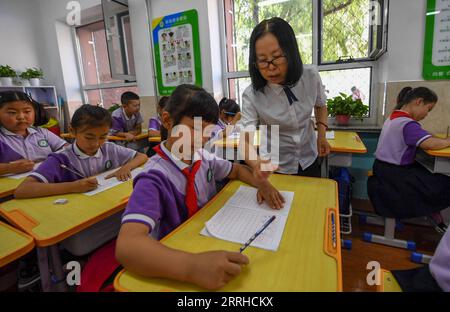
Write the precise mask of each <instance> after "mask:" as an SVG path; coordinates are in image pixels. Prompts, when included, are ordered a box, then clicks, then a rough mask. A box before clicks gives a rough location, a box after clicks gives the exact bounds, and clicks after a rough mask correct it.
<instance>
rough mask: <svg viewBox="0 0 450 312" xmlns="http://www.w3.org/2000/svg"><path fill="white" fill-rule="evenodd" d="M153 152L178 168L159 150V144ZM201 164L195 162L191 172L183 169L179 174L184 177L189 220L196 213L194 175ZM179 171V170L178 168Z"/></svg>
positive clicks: (198, 161) (185, 201) (199, 161)
mask: <svg viewBox="0 0 450 312" xmlns="http://www.w3.org/2000/svg"><path fill="white" fill-rule="evenodd" d="M153 150H154V151H155V152H156V153H157V154H158V155H159V156H161V158H163V159H165V160H168V161H170V162H171V163H172V164H173V165H174V166H175V167H177V168H178V166H177V165H176V164H175V163H173V161H172V160H171V159H170V158H169V157H168V156H167V155H166V154H165V153H164V151H163V150H162V149H161V144H159V145H157V146H155V147H154V148H153ZM201 164H202V161H201V160H197V161H196V162H195V163H194V164H193V165H192V170H189V167H186V168H184V169H183V170H181V172H182V173H183V174H184V176H185V177H186V180H187V183H186V196H185V198H184V203H185V204H186V207H187V209H188V217H189V218H190V217H191V216H193V215H194V214H195V213H196V212H197V211H198V204H197V192H196V191H195V174H196V173H197V171H198V169H200V166H201ZM178 169H180V168H178Z"/></svg>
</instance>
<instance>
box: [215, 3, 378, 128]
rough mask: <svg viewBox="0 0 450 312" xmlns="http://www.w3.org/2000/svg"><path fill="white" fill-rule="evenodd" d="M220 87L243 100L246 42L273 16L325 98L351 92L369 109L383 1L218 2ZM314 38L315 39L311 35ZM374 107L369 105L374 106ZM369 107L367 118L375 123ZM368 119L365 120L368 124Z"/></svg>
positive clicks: (245, 77)
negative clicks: (311, 68) (314, 72)
mask: <svg viewBox="0 0 450 312" xmlns="http://www.w3.org/2000/svg"><path fill="white" fill-rule="evenodd" d="M222 3H223V12H224V14H223V19H222V24H223V33H222V35H223V40H222V42H223V49H224V51H226V55H224V57H223V64H224V68H223V71H224V84H223V85H224V89H225V90H226V91H227V93H228V95H229V97H231V98H234V99H236V100H237V101H238V102H239V103H241V100H242V93H243V91H244V90H245V87H247V86H248V85H250V79H249V74H248V54H249V41H250V35H251V32H252V30H253V28H254V27H255V26H256V25H257V24H258V23H259V22H260V21H262V20H264V19H267V18H271V17H274V16H278V17H281V18H283V19H285V20H286V21H288V22H289V24H290V25H291V26H292V28H293V29H294V32H295V34H296V37H297V43H298V46H299V50H300V54H301V56H302V60H303V63H304V64H315V65H317V66H318V69H319V71H320V73H321V77H322V80H323V83H324V85H326V89H327V90H328V93H327V96H328V97H333V96H335V95H337V94H338V93H339V92H344V93H346V94H352V91H351V89H352V87H355V88H356V89H358V90H359V92H360V93H362V94H363V95H364V100H363V102H364V103H365V104H367V105H369V107H370V105H372V103H374V102H375V101H372V94H373V92H371V90H372V74H373V71H372V67H373V61H374V60H375V59H376V58H378V57H379V56H380V55H382V54H383V53H384V52H385V43H386V40H385V37H386V32H385V30H386V22H387V18H386V17H387V0H375V1H373V0H372V1H369V0H223V2H222ZM315 34H317V35H315ZM373 105H374V104H373ZM374 112H376V109H370V113H369V116H368V117H371V121H373V122H375V118H374V117H375V116H374V114H373V113H374ZM371 121H370V122H371Z"/></svg>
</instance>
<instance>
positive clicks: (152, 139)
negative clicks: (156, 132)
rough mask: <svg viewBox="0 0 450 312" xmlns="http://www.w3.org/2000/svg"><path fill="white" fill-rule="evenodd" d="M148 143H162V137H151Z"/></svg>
mask: <svg viewBox="0 0 450 312" xmlns="http://www.w3.org/2000/svg"><path fill="white" fill-rule="evenodd" d="M148 141H149V142H153V143H161V137H160V136H155V137H151V136H149V137H148Z"/></svg>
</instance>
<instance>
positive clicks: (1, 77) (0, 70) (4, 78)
mask: <svg viewBox="0 0 450 312" xmlns="http://www.w3.org/2000/svg"><path fill="white" fill-rule="evenodd" d="M16 76H17V74H16V71H15V70H14V69H12V68H11V66H9V65H1V66H0V81H1V83H2V86H12V84H13V78H14V77H16Z"/></svg>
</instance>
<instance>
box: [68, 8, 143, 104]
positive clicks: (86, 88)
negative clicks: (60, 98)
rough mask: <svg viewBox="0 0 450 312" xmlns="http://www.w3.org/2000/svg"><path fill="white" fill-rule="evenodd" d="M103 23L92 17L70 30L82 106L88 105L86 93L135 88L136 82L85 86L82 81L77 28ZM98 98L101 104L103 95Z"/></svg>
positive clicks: (81, 63)
mask: <svg viewBox="0 0 450 312" xmlns="http://www.w3.org/2000/svg"><path fill="white" fill-rule="evenodd" d="M101 21H103V15H98V16H96V17H92V18H90V19H89V21H86V22H84V23H83V22H82V23H81V24H80V25H77V26H76V27H73V28H72V38H73V42H74V43H75V54H76V56H77V69H78V77H79V81H80V83H81V85H80V90H81V98H82V101H83V104H90V103H89V100H88V97H87V94H86V92H87V91H92V90H104V89H114V88H129V87H137V82H125V81H123V82H111V83H98V84H90V85H86V81H85V79H84V70H83V58H82V56H81V55H82V54H81V46H80V42H79V39H78V36H77V28H79V27H83V26H87V25H89V24H93V23H97V22H101ZM100 98H101V99H102V102H103V95H102V94H101V92H100Z"/></svg>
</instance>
